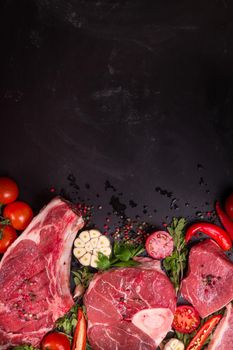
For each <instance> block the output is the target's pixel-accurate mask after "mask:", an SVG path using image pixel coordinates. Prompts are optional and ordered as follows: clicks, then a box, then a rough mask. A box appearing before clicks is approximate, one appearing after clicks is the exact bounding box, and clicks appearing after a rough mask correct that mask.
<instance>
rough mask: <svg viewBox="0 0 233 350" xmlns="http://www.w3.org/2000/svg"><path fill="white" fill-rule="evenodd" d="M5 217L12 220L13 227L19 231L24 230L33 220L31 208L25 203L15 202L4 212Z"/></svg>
mask: <svg viewBox="0 0 233 350" xmlns="http://www.w3.org/2000/svg"><path fill="white" fill-rule="evenodd" d="M3 216H4V217H5V218H7V219H9V220H10V223H11V225H12V226H13V227H14V228H15V229H16V230H19V231H22V230H24V229H25V228H26V227H27V226H28V224H29V223H30V222H31V220H32V218H33V211H32V209H31V207H30V206H29V205H28V204H27V203H24V202H20V201H17V202H13V203H10V204H8V205H7V206H6V207H5V208H4V210H3Z"/></svg>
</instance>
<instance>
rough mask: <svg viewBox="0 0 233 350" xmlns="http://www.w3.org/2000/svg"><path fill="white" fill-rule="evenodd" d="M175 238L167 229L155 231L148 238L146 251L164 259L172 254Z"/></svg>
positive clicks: (156, 257) (155, 257)
mask: <svg viewBox="0 0 233 350" xmlns="http://www.w3.org/2000/svg"><path fill="white" fill-rule="evenodd" d="M173 249H174V242H173V238H172V236H171V235H169V233H168V232H167V231H155V232H153V233H152V234H151V235H150V236H149V237H148V238H147V240H146V251H147V254H148V255H150V256H151V257H152V258H154V259H164V258H166V257H167V256H169V255H171V254H172V251H173Z"/></svg>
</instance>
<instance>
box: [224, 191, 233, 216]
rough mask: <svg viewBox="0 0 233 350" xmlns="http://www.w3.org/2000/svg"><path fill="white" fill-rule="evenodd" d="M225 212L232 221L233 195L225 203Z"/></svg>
mask: <svg viewBox="0 0 233 350" xmlns="http://www.w3.org/2000/svg"><path fill="white" fill-rule="evenodd" d="M225 210H226V213H227V215H228V216H229V217H230V218H231V219H233V193H232V194H230V196H228V197H227V199H226V202H225Z"/></svg>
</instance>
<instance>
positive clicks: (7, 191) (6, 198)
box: [0, 177, 19, 204]
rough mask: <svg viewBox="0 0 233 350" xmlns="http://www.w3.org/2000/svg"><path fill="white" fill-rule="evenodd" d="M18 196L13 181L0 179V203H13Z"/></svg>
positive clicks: (17, 190)
mask: <svg viewBox="0 0 233 350" xmlns="http://www.w3.org/2000/svg"><path fill="white" fill-rule="evenodd" d="M18 195H19V189H18V186H17V184H16V182H15V181H13V180H12V179H10V178H9V177H0V203H1V204H9V203H12V202H14V201H15V200H16V199H17V197H18Z"/></svg>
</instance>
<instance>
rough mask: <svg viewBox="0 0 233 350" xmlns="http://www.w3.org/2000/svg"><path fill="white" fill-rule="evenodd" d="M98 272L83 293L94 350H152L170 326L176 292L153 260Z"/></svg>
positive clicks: (141, 260)
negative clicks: (135, 265) (129, 266)
mask: <svg viewBox="0 0 233 350" xmlns="http://www.w3.org/2000/svg"><path fill="white" fill-rule="evenodd" d="M140 262H141V263H142V264H141V265H139V266H138V267H131V268H118V269H112V270H109V271H107V272H103V273H99V274H97V275H96V276H95V277H94V279H93V280H92V282H91V283H90V286H89V288H88V290H87V292H86V294H85V296H84V304H85V306H86V309H87V317H88V339H89V341H90V344H91V346H92V348H93V350H100V349H102V350H113V349H114V350H129V349H135V350H136V349H138V350H154V349H155V348H156V346H158V345H159V343H160V342H161V340H162V339H163V338H164V337H165V335H166V334H167V332H168V331H169V330H170V329H171V324H172V321H173V313H174V311H175V308H176V294H175V290H174V288H173V285H172V284H171V282H170V280H169V279H168V278H167V276H166V275H165V274H164V273H163V272H162V270H161V269H160V267H159V262H158V261H156V260H152V259H148V258H146V259H145V260H144V259H140Z"/></svg>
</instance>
